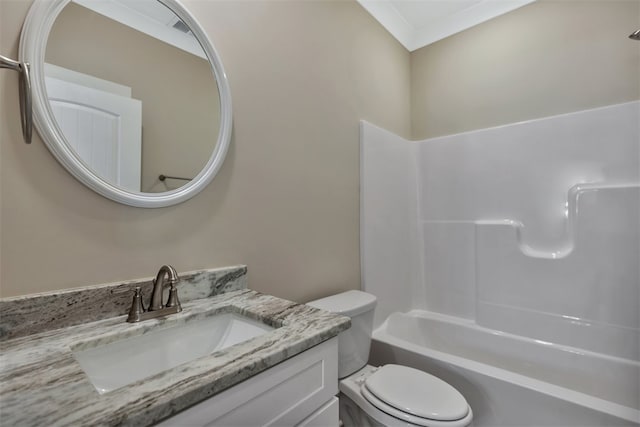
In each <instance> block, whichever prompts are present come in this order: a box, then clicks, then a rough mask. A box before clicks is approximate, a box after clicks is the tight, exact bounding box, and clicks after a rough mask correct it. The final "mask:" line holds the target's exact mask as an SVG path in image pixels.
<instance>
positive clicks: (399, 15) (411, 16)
mask: <svg viewBox="0 0 640 427" xmlns="http://www.w3.org/2000/svg"><path fill="white" fill-rule="evenodd" d="M533 1H535V0H358V2H359V3H360V4H361V5H362V7H364V8H365V9H366V10H367V11H368V12H369V13H370V14H371V15H373V17H374V18H376V19H377V20H378V22H380V23H381V24H382V26H383V27H385V28H386V29H387V30H388V31H389V32H390V33H391V34H392V35H393V36H394V37H395V38H396V39H397V40H398V41H399V42H400V43H402V45H403V46H404V47H406V48H407V49H408V50H409V51H414V50H416V49H419V48H421V47H423V46H426V45H428V44H431V43H433V42H435V41H438V40H440V39H443V38H445V37H448V36H450V35H452V34H455V33H458V32H460V31H462V30H466V29H467V28H470V27H473V26H474V25H478V24H480V23H482V22H485V21H488V20H489V19H491V18H495V17H496V16H499V15H502V14H504V13H507V12H510V11H512V10H514V9H517V8H519V7H522V6H524V5H526V4H529V3H532V2H533Z"/></svg>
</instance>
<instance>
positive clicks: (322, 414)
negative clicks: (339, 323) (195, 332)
mask: <svg viewBox="0 0 640 427" xmlns="http://www.w3.org/2000/svg"><path fill="white" fill-rule="evenodd" d="M256 363H260V362H259V361H257V362H256ZM337 393H338V339H337V338H332V339H330V340H329V341H325V342H323V343H321V344H318V345H317V346H315V347H312V348H310V349H308V350H306V351H304V352H302V353H300V354H299V355H297V356H294V357H292V358H291V359H288V360H285V361H284V362H281V363H279V364H278V365H275V366H273V367H271V368H269V369H267V370H266V371H264V372H261V373H260V374H257V375H255V376H253V377H251V378H249V379H247V380H245V381H243V382H241V383H239V384H238V385H236V386H233V387H231V388H230V389H228V390H225V391H223V392H221V393H219V394H217V395H215V396H213V397H211V398H210V399H207V400H205V401H204V402H201V403H198V404H196V405H194V406H192V407H190V408H188V409H186V410H184V411H182V412H180V413H178V414H177V415H175V416H173V417H171V418H168V419H166V420H164V421H162V422H160V423H159V424H157V426H161V427H169V426H171V427H178V426H180V427H184V426H224V427H231V426H237V427H253V426H278V427H280V426H292V427H293V426H304V427H329V426H336V427H337V426H338V404H337V403H338V401H337V399H336V398H335V395H336V394H337Z"/></svg>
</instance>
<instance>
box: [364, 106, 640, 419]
mask: <svg viewBox="0 0 640 427" xmlns="http://www.w3.org/2000/svg"><path fill="white" fill-rule="evenodd" d="M638 117H640V103H639V102H630V103H625V104H618V105H611V106H605V107H601V108H596V109H592V110H585V111H579V112H574V113H570V114H564V115H559V116H553V117H547V118H542V119H536V120H532V121H527V122H522V123H515V124H509V125H505V126H500V127H496V128H491V129H483V130H478V131H472V132H467V133H464V134H458V135H452V136H446V137H439V138H432V139H428V140H424V141H418V142H409V141H406V140H404V139H402V138H400V137H398V136H396V135H394V134H392V133H389V132H387V131H385V130H382V129H379V128H376V127H375V126H372V125H371V124H368V123H365V122H363V123H362V124H361V155H362V159H361V165H362V177H361V178H362V200H361V203H362V210H361V211H362V221H361V223H362V230H361V231H362V232H361V236H362V244H361V248H362V271H363V283H364V285H363V287H364V290H365V291H368V292H370V293H373V294H375V295H377V296H378V299H379V309H378V313H377V316H378V317H377V318H376V321H375V323H376V326H377V328H376V330H375V331H374V335H373V338H374V340H373V344H372V352H371V358H372V360H371V362H372V363H373V364H384V363H399V364H404V365H407V366H412V367H415V368H419V369H422V370H424V371H426V372H429V373H432V374H434V375H436V376H439V377H441V378H442V379H443V380H445V381H447V382H448V383H450V384H451V385H453V386H454V387H455V388H457V389H458V390H459V391H460V392H461V393H462V394H463V395H464V396H465V397H466V399H467V400H468V401H469V404H470V405H471V407H472V408H473V411H474V414H475V417H474V425H476V426H497V425H503V426H514V425H523V426H551V425H555V426H558V425H562V426H589V425H593V426H602V425H606V426H610V425H631V426H637V425H640V338H639V337H640V269H639V268H638V260H640V174H639V169H640V149H639V145H640V143H639V141H640V131H639V127H638Z"/></svg>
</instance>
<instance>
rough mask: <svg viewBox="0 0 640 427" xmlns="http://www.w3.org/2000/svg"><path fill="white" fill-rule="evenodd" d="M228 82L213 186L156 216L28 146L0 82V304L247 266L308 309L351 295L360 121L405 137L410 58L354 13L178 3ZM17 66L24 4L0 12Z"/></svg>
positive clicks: (9, 82)
mask: <svg viewBox="0 0 640 427" xmlns="http://www.w3.org/2000/svg"><path fill="white" fill-rule="evenodd" d="M185 3H186V4H187V6H188V8H189V9H190V10H191V11H192V13H193V14H194V16H195V17H196V19H198V21H200V23H201V24H202V25H203V27H204V28H205V30H206V31H207V33H208V34H209V35H210V36H211V38H212V40H213V41H214V43H215V45H216V48H217V49H218V51H219V53H220V55H221V57H222V59H223V61H224V65H225V68H226V71H227V73H228V75H229V79H230V85H231V91H232V96H233V103H234V136H233V141H232V144H231V148H230V151H229V154H228V156H227V160H226V161H225V163H224V165H223V167H222V169H221V171H220V173H219V174H218V176H217V177H216V178H215V180H214V181H213V183H212V184H211V185H210V186H209V187H207V188H206V189H205V190H204V191H203V192H202V193H200V194H199V195H198V196H196V197H195V198H194V199H192V200H190V201H187V202H185V203H183V204H180V205H177V206H174V207H169V208H163V209H154V210H148V209H137V208H132V207H127V206H123V205H119V204H116V203H114V202H112V201H110V200H107V199H105V198H103V197H101V196H99V195H97V194H95V193H94V192H92V191H90V190H89V189H87V188H85V187H84V186H82V185H81V184H80V183H79V182H77V181H76V180H75V179H74V178H73V177H72V176H71V175H69V174H68V173H67V172H66V171H65V170H64V169H63V168H62V167H61V166H60V165H59V164H58V163H57V161H56V160H55V159H54V158H53V157H52V156H51V155H50V154H49V152H48V151H47V149H46V147H45V146H44V145H43V143H42V142H41V140H40V139H39V138H38V137H37V136H36V137H35V138H34V141H33V144H32V145H30V146H28V145H25V144H24V143H23V142H22V137H21V134H20V125H19V116H18V103H17V102H18V95H17V77H16V75H15V73H10V72H8V71H2V72H0V106H1V107H2V111H3V113H2V117H0V124H1V129H0V138H1V140H0V150H1V152H0V172H1V176H0V179H1V182H0V191H1V197H0V201H1V203H2V204H1V209H0V219H1V223H0V226H1V229H0V233H1V239H0V240H1V247H0V251H1V254H2V257H1V259H0V269H1V272H0V291H1V292H0V294H1V295H2V296H11V295H19V294H27V293H33V292H38V291H45V290H55V289H62V288H69V287H75V286H81V285H87V284H95V283H104V282H110V281H117V280H122V279H131V278H135V277H147V276H151V275H152V274H154V273H155V272H156V271H157V269H158V267H159V266H160V265H162V264H163V263H170V264H173V265H174V266H175V267H176V268H177V269H178V270H179V271H186V270H191V269H196V268H203V267H216V266H225V265H232V264H239V263H246V264H247V265H248V266H249V276H250V278H249V281H250V286H251V287H252V288H253V289H256V290H258V291H263V292H268V293H271V294H274V295H277V296H280V297H285V298H289V299H293V300H298V301H304V300H308V299H311V298H313V297H318V296H323V295H327V294H329V293H332V292H335V291H340V290H346V289H353V288H357V287H358V286H359V283H360V264H359V263H360V259H359V227H358V224H359V208H358V205H359V201H358V197H359V194H358V185H359V184H358V182H359V165H358V163H359V149H358V120H359V119H366V120H369V121H371V122H373V123H376V124H378V125H380V126H383V127H385V128H388V129H390V130H392V131H394V132H397V133H399V134H400V135H403V136H405V137H408V136H409V134H410V121H409V120H410V113H409V74H410V72H409V53H408V52H407V51H406V50H405V49H404V48H403V47H402V46H401V45H400V44H399V43H397V42H396V41H395V40H394V39H393V38H392V37H391V36H390V35H389V34H387V33H386V31H385V30H384V29H383V28H382V27H381V26H380V25H379V24H378V23H377V22H375V21H374V20H373V19H372V18H371V17H370V16H369V15H368V14H367V12H365V11H364V10H363V9H362V8H361V7H360V6H359V5H358V4H357V3H356V2H354V1H331V2H325V1H312V2H305V1H255V2H253V1H244V2H235V1H216V2H213V1H212V2H208V1H185ZM0 4H1V7H2V9H1V12H2V14H1V15H0V31H1V32H2V39H1V40H0V52H2V54H4V55H8V56H13V57H16V56H17V47H18V38H19V33H20V28H21V25H22V22H23V21H24V17H25V15H26V13H27V10H28V8H29V5H30V2H29V1H26V0H0Z"/></svg>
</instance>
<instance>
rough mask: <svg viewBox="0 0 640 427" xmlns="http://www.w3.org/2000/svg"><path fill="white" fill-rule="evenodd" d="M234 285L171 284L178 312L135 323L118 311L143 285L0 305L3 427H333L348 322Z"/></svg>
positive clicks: (236, 281) (214, 281)
mask: <svg viewBox="0 0 640 427" xmlns="http://www.w3.org/2000/svg"><path fill="white" fill-rule="evenodd" d="M244 274H246V268H245V267H237V268H235V270H234V269H233V268H232V269H228V270H225V271H222V272H221V271H215V270H210V271H207V272H197V273H187V274H181V284H180V285H179V288H180V287H181V288H182V289H183V290H184V296H183V295H182V294H181V299H182V300H183V303H182V307H183V311H182V312H180V313H177V314H173V315H170V316H167V317H165V318H159V319H151V320H146V321H143V322H139V323H127V322H125V319H126V316H125V315H124V313H126V310H127V309H128V307H127V306H126V305H127V304H128V303H130V299H131V295H132V289H133V288H135V287H138V286H141V285H142V288H143V292H144V290H145V289H148V288H149V286H150V280H143V281H138V282H127V283H122V284H111V285H99V286H93V287H87V288H80V289H77V290H70V291H64V292H60V293H58V294H38V295H35V296H24V297H17V298H5V299H2V300H0V309H2V310H3V316H2V319H1V320H0V333H1V334H2V341H0V351H1V355H0V407H1V408H2V423H3V424H6V425H16V426H17V425H30V426H40V425H41V426H54V425H73V426H80V425H86V426H95V425H135V426H147V425H156V424H158V423H159V424H158V425H161V426H180V425H224V426H233V425H236V426H254V425H255V426H257V425H292V426H293V425H303V426H315V425H318V426H320V425H322V426H326V425H337V423H338V417H337V413H338V411H337V400H336V398H335V397H334V396H335V395H336V394H337V338H336V335H337V334H338V333H339V332H341V331H343V330H345V329H347V328H348V327H349V325H350V322H349V319H348V318H346V317H342V316H338V315H334V314H331V313H328V312H325V311H322V310H318V309H315V308H312V307H309V306H306V305H303V304H297V303H293V302H290V301H286V300H282V299H279V298H275V297H272V296H268V295H264V294H260V293H258V292H255V291H252V290H249V289H246V276H244ZM230 278H232V279H230ZM99 295H103V297H102V298H100V297H99ZM107 295H112V296H113V298H112V299H116V300H117V301H119V302H118V303H117V304H114V303H113V301H111V300H109V299H108V297H107ZM147 295H148V293H147ZM89 301H92V302H93V304H94V310H83V307H85V305H86V304H87V303H88V302H89ZM76 308H77V310H76ZM91 313H94V314H91ZM95 313H98V315H96V314H95ZM108 313H112V314H113V313H117V315H114V316H111V317H106V316H108ZM92 316H93V317H96V316H100V317H102V319H96V318H91V317H92ZM61 318H62V319H61ZM65 319H66V320H65ZM49 320H50V321H49ZM234 322H235V323H234ZM66 323H71V324H66ZM18 324H22V328H23V329H22V330H21V327H20V326H19V325H18ZM25 325H26V326H25ZM51 325H53V327H54V328H55V329H52V328H51ZM92 364H93V365H92ZM109 369H112V370H111V371H109Z"/></svg>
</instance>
